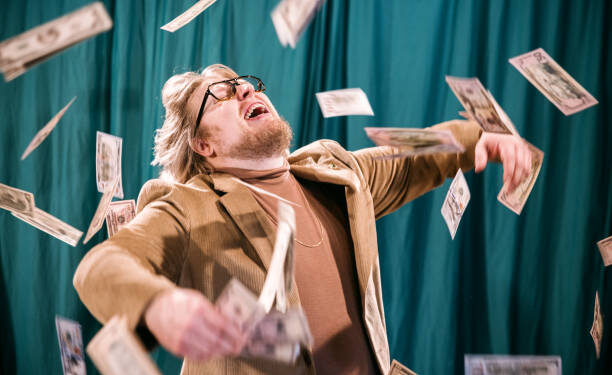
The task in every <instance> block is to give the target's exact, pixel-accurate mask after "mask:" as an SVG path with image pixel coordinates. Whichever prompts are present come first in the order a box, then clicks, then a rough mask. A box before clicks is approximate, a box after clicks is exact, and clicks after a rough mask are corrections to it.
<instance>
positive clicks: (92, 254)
mask: <svg viewBox="0 0 612 375" xmlns="http://www.w3.org/2000/svg"><path fill="white" fill-rule="evenodd" d="M176 190H177V188H176V187H175V185H173V184H169V183H166V182H162V181H161V180H151V181H149V182H147V183H146V184H145V185H144V186H143V188H142V190H141V192H140V195H139V198H138V211H139V212H138V214H137V215H136V217H135V218H134V219H133V220H132V221H131V222H130V223H129V224H128V225H127V226H125V227H124V228H122V229H121V230H120V231H119V232H118V233H116V234H115V235H114V236H113V237H111V238H110V239H108V240H106V241H104V242H102V243H101V244H99V245H97V246H95V247H94V248H92V249H91V250H90V251H89V252H88V253H87V255H86V256H85V257H84V258H83V259H82V260H81V263H80V264H79V266H78V268H77V270H76V273H75V275H74V279H73V284H74V287H75V288H76V290H77V293H78V294H79V297H80V298H81V300H82V301H83V303H84V304H85V306H87V308H88V309H89V311H90V312H91V313H92V314H93V315H94V316H95V317H96V319H98V320H99V321H100V322H102V323H105V322H106V321H108V320H109V319H110V318H111V317H112V316H114V315H117V314H121V315H124V316H126V317H127V319H128V323H129V327H130V328H132V329H135V328H137V326H138V324H139V323H140V320H141V318H142V315H143V313H144V311H145V309H146V308H147V306H148V304H149V303H150V301H151V300H152V298H153V297H154V296H155V295H156V294H157V293H160V292H162V291H164V290H168V289H171V288H175V287H176V283H177V281H178V277H179V274H180V271H181V268H182V264H183V261H184V258H185V253H186V246H187V245H188V242H189V232H190V231H189V222H188V220H187V217H186V214H185V211H184V209H183V207H181V204H180V203H178V202H179V201H180V200H179V199H177V198H176V196H177V195H178V193H177V191H176Z"/></svg>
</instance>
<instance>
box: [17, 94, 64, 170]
mask: <svg viewBox="0 0 612 375" xmlns="http://www.w3.org/2000/svg"><path fill="white" fill-rule="evenodd" d="M75 100H76V96H75V97H74V98H72V100H71V101H70V102H68V104H66V106H65V107H64V108H62V109H61V110H60V111H59V112H58V113H57V114H56V115H55V116H53V118H52V119H51V120H49V122H48V123H47V124H46V125H45V126H44V127H43V128H42V129H40V130H39V131H38V133H36V135H35V136H34V138H33V139H32V141H31V142H30V144H29V145H28V147H26V149H25V151H24V152H23V155H21V160H24V159H25V158H27V157H28V155H30V153H31V152H32V151H34V150H35V149H36V147H38V146H40V144H41V143H42V142H43V141H44V140H45V139H46V138H47V136H49V134H51V132H52V131H53V129H55V126H56V125H57V123H58V122H59V120H60V119H61V118H62V116H64V113H66V111H67V110H68V108H69V107H70V106H71V105H72V103H74V101H75Z"/></svg>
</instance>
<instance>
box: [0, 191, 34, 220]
mask: <svg viewBox="0 0 612 375" xmlns="http://www.w3.org/2000/svg"><path fill="white" fill-rule="evenodd" d="M34 207H35V203H34V195H33V194H32V193H30V192H27V191H23V190H20V189H16V188H14V187H10V186H8V185H4V184H0V208H4V209H5V210H9V211H11V212H17V213H23V214H29V213H31V212H32V211H33V210H34Z"/></svg>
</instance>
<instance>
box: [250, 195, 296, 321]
mask: <svg viewBox="0 0 612 375" xmlns="http://www.w3.org/2000/svg"><path fill="white" fill-rule="evenodd" d="M277 218H278V225H277V228H276V241H275V242H274V251H273V253H272V259H271V260H270V266H269V267H268V274H267V275H266V280H265V281H264V285H263V288H262V290H261V293H260V295H259V303H260V304H261V305H262V306H263V307H264V310H265V312H266V313H267V312H269V311H270V309H271V308H272V305H273V304H274V301H275V300H276V306H277V309H278V310H280V311H281V312H284V311H285V310H286V308H287V293H286V289H287V287H286V285H287V284H288V283H286V282H285V280H284V274H285V263H286V261H287V252H288V249H289V247H291V246H293V239H294V237H295V212H294V211H293V208H292V207H291V206H290V205H288V204H285V203H283V202H280V201H279V202H278V215H277ZM288 282H289V283H290V282H291V281H290V280H288Z"/></svg>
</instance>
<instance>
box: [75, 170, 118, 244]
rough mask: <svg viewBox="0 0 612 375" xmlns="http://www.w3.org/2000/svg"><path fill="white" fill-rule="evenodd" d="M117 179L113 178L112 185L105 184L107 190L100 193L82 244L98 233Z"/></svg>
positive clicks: (111, 198)
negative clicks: (100, 195)
mask: <svg viewBox="0 0 612 375" xmlns="http://www.w3.org/2000/svg"><path fill="white" fill-rule="evenodd" d="M118 183H119V180H115V183H114V184H113V185H107V190H106V191H105V192H104V193H103V194H102V198H100V203H99V204H98V208H97V209H96V212H95V213H94V216H93V218H92V219H91V222H90V223H89V229H87V234H86V235H85V239H84V240H83V245H85V244H86V243H87V242H89V240H90V239H91V237H93V235H94V234H96V233H98V231H99V230H100V228H102V225H104V219H105V218H106V212H107V211H108V207H109V206H110V204H111V201H112V200H113V191H115V188H116V186H117V184H118Z"/></svg>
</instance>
